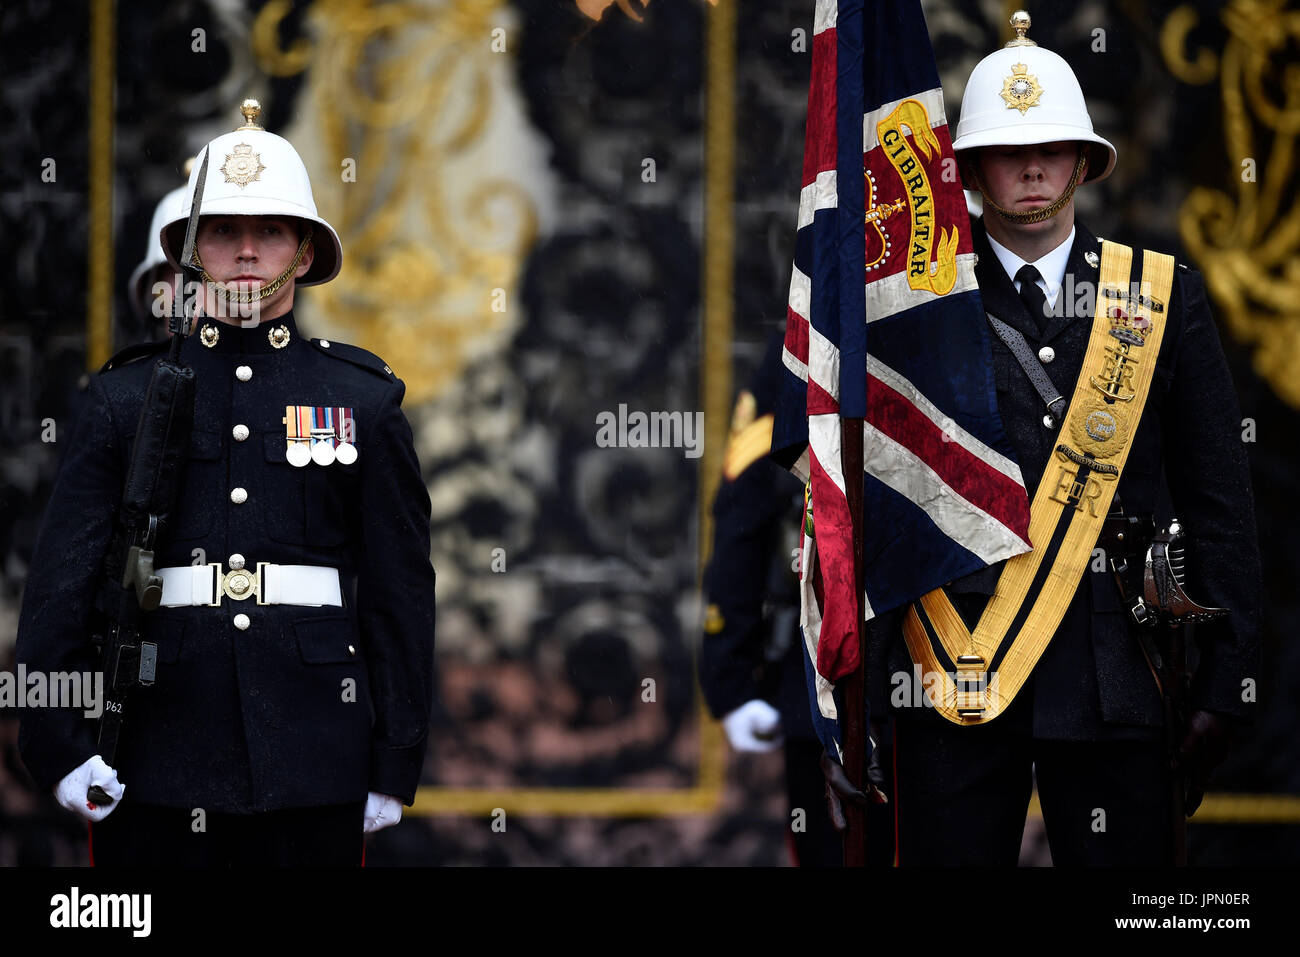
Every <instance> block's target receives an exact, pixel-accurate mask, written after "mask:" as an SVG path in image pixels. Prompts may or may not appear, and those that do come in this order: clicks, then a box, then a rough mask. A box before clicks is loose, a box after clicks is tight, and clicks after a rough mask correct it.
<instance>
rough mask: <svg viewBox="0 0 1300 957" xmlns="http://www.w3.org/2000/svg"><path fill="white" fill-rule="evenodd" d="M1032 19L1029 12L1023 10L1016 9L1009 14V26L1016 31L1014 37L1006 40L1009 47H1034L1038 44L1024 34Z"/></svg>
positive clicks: (1027, 30)
mask: <svg viewBox="0 0 1300 957" xmlns="http://www.w3.org/2000/svg"><path fill="white" fill-rule="evenodd" d="M1031 23H1032V21H1031V20H1030V19H1029V13H1028V12H1027V11H1025V10H1017V11H1016V12H1015V13H1013V14H1011V28H1012V29H1013V30H1015V31H1016V38H1015V39H1014V40H1008V41H1007V46H1009V47H1036V46H1038V44H1037V43H1035V42H1034V41H1033V40H1031V39H1029V37H1027V36H1025V34H1026V33H1027V32H1029V26H1030V24H1031Z"/></svg>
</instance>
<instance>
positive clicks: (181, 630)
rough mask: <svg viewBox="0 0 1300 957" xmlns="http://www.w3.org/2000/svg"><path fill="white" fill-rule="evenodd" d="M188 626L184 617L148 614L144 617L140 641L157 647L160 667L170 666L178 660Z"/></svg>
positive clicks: (186, 618)
mask: <svg viewBox="0 0 1300 957" xmlns="http://www.w3.org/2000/svg"><path fill="white" fill-rule="evenodd" d="M188 624H189V619H188V617H187V616H185V615H177V614H158V613H150V614H147V615H145V618H144V627H143V628H141V629H140V640H141V641H152V642H153V643H154V644H155V645H157V646H158V663H159V664H160V665H172V664H175V663H176V662H177V661H178V660H179V659H180V656H181V646H182V645H183V644H184V641H185V629H186V626H187V625H188Z"/></svg>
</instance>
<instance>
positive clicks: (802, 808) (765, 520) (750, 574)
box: [700, 333, 876, 867]
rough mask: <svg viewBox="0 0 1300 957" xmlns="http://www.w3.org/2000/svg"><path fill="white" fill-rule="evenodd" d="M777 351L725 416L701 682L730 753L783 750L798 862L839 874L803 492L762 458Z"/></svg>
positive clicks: (773, 346)
mask: <svg viewBox="0 0 1300 957" xmlns="http://www.w3.org/2000/svg"><path fill="white" fill-rule="evenodd" d="M781 343H782V336H781V334H780V333H777V334H776V335H775V336H774V337H773V338H772V339H771V340H770V341H769V344H768V348H767V350H766V355H765V357H764V360H763V364H762V365H761V366H760V367H759V369H758V370H757V372H756V373H755V374H754V376H753V378H752V380H751V381H750V383H749V387H748V388H747V389H745V390H742V391H741V393H740V396H739V398H738V399H737V402H736V408H735V411H734V413H733V414H732V421H731V438H730V441H729V442H728V444H727V451H726V455H725V458H724V462H723V475H722V482H721V483H720V485H719V486H718V493H717V496H716V498H715V499H714V502H713V518H714V540H713V552H712V557H711V559H710V561H709V566H708V568H707V570H706V571H705V575H704V589H705V595H706V601H707V603H708V606H707V610H706V612H705V620H704V641H703V645H702V648H701V652H700V684H701V686H702V687H703V689H704V697H705V700H706V701H707V702H708V705H709V710H710V712H711V713H712V714H713V716H714V717H715V718H718V719H719V720H721V721H722V726H723V729H724V730H725V731H726V733H727V740H728V741H730V742H731V746H732V747H733V748H735V749H736V750H737V751H751V752H763V751H775V750H776V749H778V748H782V749H783V750H784V752H785V782H786V797H787V800H788V802H789V810H790V816H788V817H787V819H786V824H787V827H788V828H789V829H790V830H789V832H788V833H789V834H790V839H791V842H792V853H793V857H794V861H795V863H796V865H799V866H803V867H838V866H840V864H841V862H842V858H843V848H842V845H841V840H840V837H839V834H838V833H836V831H835V830H834V828H832V827H831V823H830V820H829V818H828V817H827V809H826V802H825V798H824V796H823V788H824V782H823V780H822V772H821V769H820V767H819V762H820V759H821V745H820V744H819V743H818V740H817V735H816V733H815V732H814V730H813V726H812V719H811V717H810V712H809V709H808V691H807V686H806V684H805V677H804V665H803V659H804V657H805V656H804V653H803V651H802V649H801V648H800V641H801V638H800V632H799V588H798V586H799V578H798V571H797V566H796V565H795V561H796V556H795V550H796V549H797V548H798V545H799V522H800V518H801V516H802V515H803V486H802V485H801V484H800V482H799V480H798V479H796V478H795V477H794V476H793V475H791V474H790V473H789V472H787V471H786V470H785V469H783V468H781V467H780V466H779V465H777V464H776V463H775V462H773V461H771V460H770V459H769V458H768V457H767V454H768V452H769V450H770V448H771V445H772V408H773V402H774V400H775V395H776V392H777V387H778V384H779V380H778V377H777V373H778V371H779V369H780V363H781ZM800 812H802V813H800ZM800 825H802V826H800ZM875 846H876V845H875V843H874V842H873V845H872V847H873V849H874V848H875Z"/></svg>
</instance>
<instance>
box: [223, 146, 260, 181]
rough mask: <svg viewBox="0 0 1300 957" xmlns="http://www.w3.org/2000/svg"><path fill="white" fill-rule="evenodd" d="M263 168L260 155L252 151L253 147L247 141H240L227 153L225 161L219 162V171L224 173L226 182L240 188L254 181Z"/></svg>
mask: <svg viewBox="0 0 1300 957" xmlns="http://www.w3.org/2000/svg"><path fill="white" fill-rule="evenodd" d="M264 169H266V167H265V166H263V165H262V157H261V155H260V154H258V153H254V152H253V148H252V147H251V146H249V145H248V144H247V143H240V144H239V145H238V146H236V147H235V151H234V152H233V153H227V154H226V161H225V162H224V163H222V164H221V172H222V173H223V174H224V175H225V177H226V182H227V183H234V184H235V185H236V186H238V187H239V188H240V189H243V188H244V187H245V186H247V185H248V184H249V183H253V182H256V181H257V179H258V178H259V177H260V176H261V175H262V170H264Z"/></svg>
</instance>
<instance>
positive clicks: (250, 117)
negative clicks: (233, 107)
mask: <svg viewBox="0 0 1300 957" xmlns="http://www.w3.org/2000/svg"><path fill="white" fill-rule="evenodd" d="M239 112H240V113H243V114H244V125H243V126H239V127H236V129H240V130H260V129H261V128H262V127H260V126H258V125H257V122H256V120H257V115H258V114H259V113H261V112H262V104H261V103H259V102H257V100H254V99H253V98H252V97H250V98H248V99H247V100H245V101H244V102H243V103H241V104H240V106H239Z"/></svg>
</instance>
